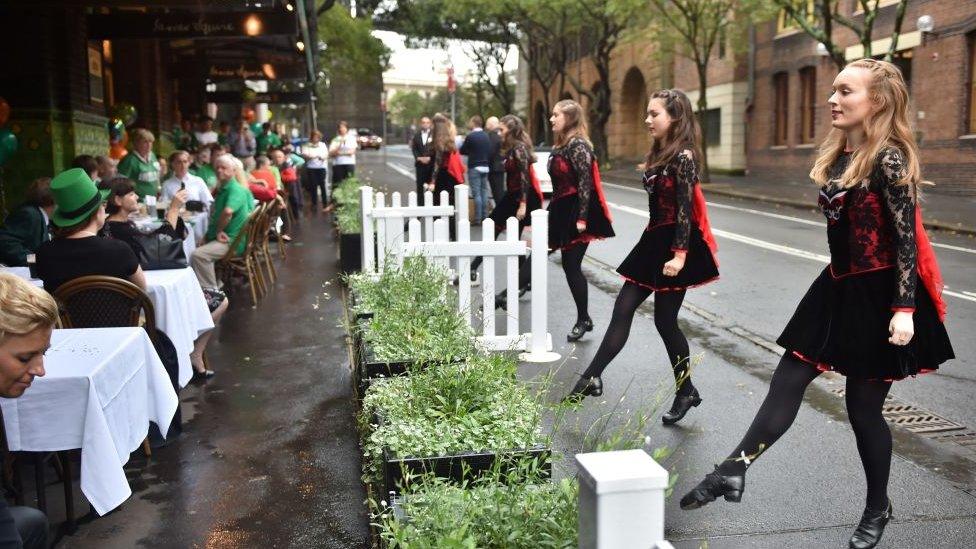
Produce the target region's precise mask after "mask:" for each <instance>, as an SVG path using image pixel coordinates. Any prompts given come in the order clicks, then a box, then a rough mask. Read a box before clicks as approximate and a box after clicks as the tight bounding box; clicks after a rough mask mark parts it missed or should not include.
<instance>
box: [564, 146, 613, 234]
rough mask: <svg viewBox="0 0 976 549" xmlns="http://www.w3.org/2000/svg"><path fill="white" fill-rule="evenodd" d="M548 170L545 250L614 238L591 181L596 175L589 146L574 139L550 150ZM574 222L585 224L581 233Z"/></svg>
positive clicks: (594, 161)
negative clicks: (548, 196)
mask: <svg viewBox="0 0 976 549" xmlns="http://www.w3.org/2000/svg"><path fill="white" fill-rule="evenodd" d="M548 169H549V176H550V178H551V179H552V200H551V201H550V202H549V249H550V250H566V249H569V248H572V247H573V246H576V245H579V244H583V243H587V242H592V241H594V240H603V239H604V238H609V237H612V236H615V235H614V232H613V226H612V225H611V223H610V216H609V214H608V211H607V208H606V201H605V199H604V198H603V195H602V192H601V191H600V189H599V188H598V187H597V185H596V184H595V181H594V174H598V173H599V172H598V171H597V169H596V159H595V158H594V156H593V148H592V147H591V146H590V144H589V143H587V142H586V141H585V140H583V139H581V138H579V137H576V138H573V139H571V140H570V141H569V143H567V144H566V145H565V146H563V147H557V148H555V149H553V150H552V154H551V155H550V156H549V166H548ZM577 221H585V222H586V229H584V230H583V231H582V232H580V231H578V230H576V222H577Z"/></svg>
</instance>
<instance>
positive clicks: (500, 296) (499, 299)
mask: <svg viewBox="0 0 976 549" xmlns="http://www.w3.org/2000/svg"><path fill="white" fill-rule="evenodd" d="M507 294H508V292H506V291H505V290H502V291H500V292H498V293H497V294H495V310H498V309H501V310H503V311H507V310H508V300H507V299H506V295H507Z"/></svg>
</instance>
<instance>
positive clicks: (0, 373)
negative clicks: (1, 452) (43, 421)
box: [0, 273, 58, 549]
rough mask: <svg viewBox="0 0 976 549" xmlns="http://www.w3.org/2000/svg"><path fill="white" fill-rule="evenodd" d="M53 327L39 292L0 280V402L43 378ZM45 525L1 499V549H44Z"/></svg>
mask: <svg viewBox="0 0 976 549" xmlns="http://www.w3.org/2000/svg"><path fill="white" fill-rule="evenodd" d="M57 321H58V306H57V304H56V303H55V302H54V298H53V297H51V295H50V294H48V293H47V292H45V291H44V290H42V289H40V288H38V287H36V286H34V285H32V284H30V283H29V282H27V281H26V280H24V279H22V278H20V277H17V276H15V275H12V274H7V273H2V274H0V397H4V398H17V397H19V396H21V395H23V394H24V391H26V390H27V389H28V388H29V387H30V386H31V383H32V382H33V381H34V378H35V377H40V376H43V375H44V353H45V352H46V351H47V349H48V347H49V346H50V345H51V332H52V330H53V329H54V325H55V323H56V322H57ZM47 533H48V522H47V517H45V516H44V513H42V512H40V511H38V510H37V509H33V508H30V507H23V506H14V507H8V506H7V502H6V500H4V499H3V498H0V546H2V547H25V548H29V549H40V548H44V549H46V548H47Z"/></svg>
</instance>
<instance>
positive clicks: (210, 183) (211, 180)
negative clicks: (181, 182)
mask: <svg viewBox="0 0 976 549" xmlns="http://www.w3.org/2000/svg"><path fill="white" fill-rule="evenodd" d="M190 173H192V174H193V175H195V176H197V177H199V178H200V179H202V180H203V182H204V183H206V184H207V188H208V189H210V190H211V191H212V190H213V188H214V187H216V186H217V172H215V171H214V169H213V168H212V167H211V166H210V164H204V165H202V166H197V165H196V164H194V165H192V166H190Z"/></svg>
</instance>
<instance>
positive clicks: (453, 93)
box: [447, 66, 457, 122]
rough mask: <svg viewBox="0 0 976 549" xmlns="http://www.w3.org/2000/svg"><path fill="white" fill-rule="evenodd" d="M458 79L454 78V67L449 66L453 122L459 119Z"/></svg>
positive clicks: (448, 86)
mask: <svg viewBox="0 0 976 549" xmlns="http://www.w3.org/2000/svg"><path fill="white" fill-rule="evenodd" d="M456 92H457V81H456V80H454V67H453V66H450V67H448V68H447V93H449V94H451V122H454V121H455V120H457V100H456V98H457V93H456Z"/></svg>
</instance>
